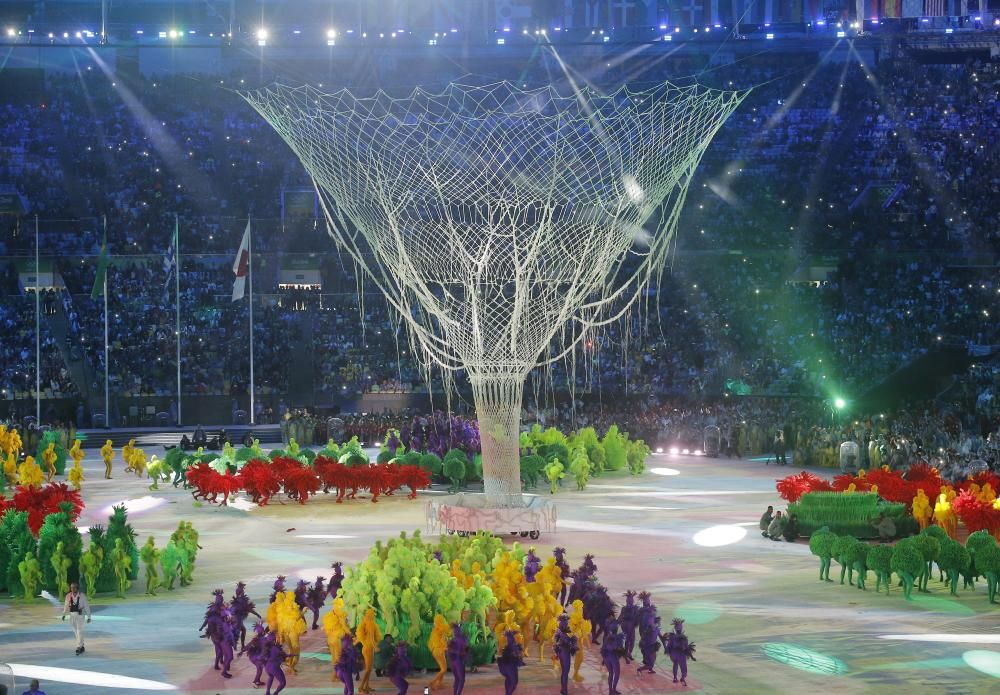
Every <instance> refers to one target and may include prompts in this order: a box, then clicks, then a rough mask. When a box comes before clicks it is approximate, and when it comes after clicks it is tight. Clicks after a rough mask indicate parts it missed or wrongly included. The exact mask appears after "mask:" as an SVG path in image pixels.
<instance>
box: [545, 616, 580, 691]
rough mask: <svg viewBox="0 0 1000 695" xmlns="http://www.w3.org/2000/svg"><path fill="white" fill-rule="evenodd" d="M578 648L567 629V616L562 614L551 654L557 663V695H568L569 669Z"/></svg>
mask: <svg viewBox="0 0 1000 695" xmlns="http://www.w3.org/2000/svg"><path fill="white" fill-rule="evenodd" d="M577 649H579V646H578V644H577V641H576V637H574V636H573V633H572V632H570V629H569V616H568V615H566V614H565V613H563V614H562V615H560V616H559V629H557V630H556V635H555V639H553V641H552V653H553V654H555V657H556V659H557V660H558V662H559V694H560V695H569V669H570V666H572V663H573V655H574V654H576V652H577Z"/></svg>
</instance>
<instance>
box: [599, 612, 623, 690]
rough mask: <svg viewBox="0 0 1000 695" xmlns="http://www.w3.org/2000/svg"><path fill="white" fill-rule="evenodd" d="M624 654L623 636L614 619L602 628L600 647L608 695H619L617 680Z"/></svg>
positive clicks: (620, 672) (619, 675)
mask: <svg viewBox="0 0 1000 695" xmlns="http://www.w3.org/2000/svg"><path fill="white" fill-rule="evenodd" d="M623 656H625V657H626V658H627V655H626V653H625V635H623V634H622V633H621V632H620V631H619V630H618V621H616V620H615V619H614V618H612V619H611V620H609V621H608V622H607V624H606V625H605V626H604V644H602V645H601V661H602V662H603V663H604V668H606V669H607V670H608V695H620V693H619V692H618V679H619V678H621V675H622V663H621V659H622V657H623Z"/></svg>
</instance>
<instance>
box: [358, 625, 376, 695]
mask: <svg viewBox="0 0 1000 695" xmlns="http://www.w3.org/2000/svg"><path fill="white" fill-rule="evenodd" d="M357 638H358V642H359V643H360V644H361V656H362V657H363V658H364V661H365V670H364V675H363V676H362V677H361V685H360V686H359V689H360V690H361V692H363V693H370V692H371V689H372V688H371V683H370V680H371V677H372V669H373V668H374V667H375V646H376V645H377V644H378V641H379V640H380V639H382V631H381V630H379V629H378V625H377V624H376V623H375V609H374V608H369V609H368V610H366V611H365V617H364V618H362V619H361V623H360V624H359V625H358V634H357Z"/></svg>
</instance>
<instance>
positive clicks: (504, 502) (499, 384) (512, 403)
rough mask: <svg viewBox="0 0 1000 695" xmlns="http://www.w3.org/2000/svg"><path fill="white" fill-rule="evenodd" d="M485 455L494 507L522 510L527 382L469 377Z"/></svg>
mask: <svg viewBox="0 0 1000 695" xmlns="http://www.w3.org/2000/svg"><path fill="white" fill-rule="evenodd" d="M469 381H470V382H471V385H472V395H473V399H474V400H475V404H476V415H477V416H478V418H479V438H480V442H481V445H482V451H483V491H484V492H485V493H486V500H487V503H488V505H489V506H492V507H522V506H524V500H523V498H522V496H521V459H520V446H519V437H520V422H521V398H522V396H523V393H524V379H523V378H521V377H518V376H511V375H509V374H503V375H489V374H486V375H477V376H470V377H469Z"/></svg>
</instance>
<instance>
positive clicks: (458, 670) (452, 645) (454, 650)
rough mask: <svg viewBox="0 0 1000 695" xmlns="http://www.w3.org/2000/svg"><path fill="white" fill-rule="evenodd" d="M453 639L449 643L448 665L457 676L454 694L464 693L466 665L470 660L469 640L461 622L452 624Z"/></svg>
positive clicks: (454, 675)
mask: <svg viewBox="0 0 1000 695" xmlns="http://www.w3.org/2000/svg"><path fill="white" fill-rule="evenodd" d="M451 631H452V632H451V641H450V642H449V643H448V665H449V666H451V675H452V676H453V677H454V678H455V684H454V686H453V687H452V691H451V692H452V695H462V691H463V690H464V689H465V665H466V663H468V661H469V640H468V639H467V638H466V637H465V633H464V632H462V625H461V623H455V624H454V625H452V626H451Z"/></svg>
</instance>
